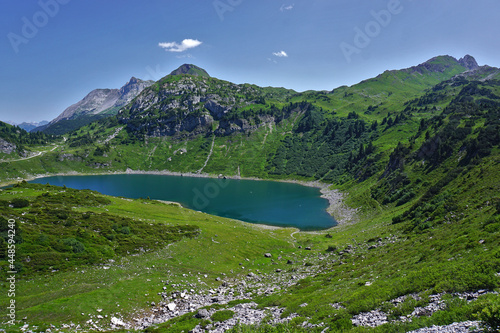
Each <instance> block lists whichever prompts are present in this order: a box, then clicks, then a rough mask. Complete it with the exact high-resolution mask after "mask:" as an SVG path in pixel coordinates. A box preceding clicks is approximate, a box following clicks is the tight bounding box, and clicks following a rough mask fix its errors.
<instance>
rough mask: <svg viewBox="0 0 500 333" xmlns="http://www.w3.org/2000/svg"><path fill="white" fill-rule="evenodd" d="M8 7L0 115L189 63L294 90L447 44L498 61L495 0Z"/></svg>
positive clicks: (29, 115)
mask: <svg viewBox="0 0 500 333" xmlns="http://www.w3.org/2000/svg"><path fill="white" fill-rule="evenodd" d="M0 9H1V10H0V18H1V19H0V29H1V31H0V34H1V36H2V38H1V39H0V49H1V52H0V62H1V64H2V67H1V72H0V73H1V80H0V120H4V121H6V120H11V121H15V122H22V121H40V120H43V119H46V120H51V119H53V118H55V117H56V116H57V115H59V114H60V113H61V112H62V111H63V110H64V109H65V108H66V107H68V106H69V105H71V104H73V103H76V102H77V101H79V100H80V99H82V98H83V97H84V96H85V95H86V94H87V93H89V92H90V91H91V90H93V89H96V88H119V87H121V86H122V85H124V84H125V83H126V82H127V81H128V80H129V79H130V78H131V77H132V76H135V77H138V78H141V79H154V80H158V79H160V78H161V77H163V76H165V75H167V74H168V73H170V72H171V71H172V70H174V69H175V68H177V67H178V66H180V65H182V64H183V63H193V64H195V65H198V66H200V67H203V68H204V69H206V70H207V71H208V73H209V74H210V75H212V76H215V77H217V78H220V79H224V80H228V81H231V82H235V83H245V82H248V83H254V84H257V85H260V86H277V87H286V88H290V89H295V90H297V91H304V90H309V89H314V90H331V89H334V88H336V87H338V86H341V85H352V84H355V83H358V82H359V81H361V80H364V79H367V78H370V77H373V76H376V75H378V74H380V73H382V72H383V71H384V70H386V69H400V68H406V67H410V66H413V65H416V64H419V63H421V62H424V61H425V60H427V59H429V58H432V57H433V56H437V55H442V54H449V55H452V56H454V57H456V58H459V57H462V56H464V55H465V54H471V55H472V56H474V57H475V58H476V60H477V61H478V63H479V64H480V65H484V64H488V65H491V66H495V67H500V58H499V54H500V39H499V38H497V37H496V36H497V35H498V33H499V32H500V20H499V19H498V13H500V1H498V0H476V1H470V0H364V1H361V0H196V1H195V0H182V1H179V0H175V1H174V0H144V1H139V0H23V1H14V0H7V1H2V3H1V4H0ZM183 41H184V42H183Z"/></svg>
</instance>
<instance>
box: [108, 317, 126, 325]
mask: <svg viewBox="0 0 500 333" xmlns="http://www.w3.org/2000/svg"><path fill="white" fill-rule="evenodd" d="M111 324H113V325H115V326H125V323H124V322H123V321H122V320H121V319H119V318H116V317H111Z"/></svg>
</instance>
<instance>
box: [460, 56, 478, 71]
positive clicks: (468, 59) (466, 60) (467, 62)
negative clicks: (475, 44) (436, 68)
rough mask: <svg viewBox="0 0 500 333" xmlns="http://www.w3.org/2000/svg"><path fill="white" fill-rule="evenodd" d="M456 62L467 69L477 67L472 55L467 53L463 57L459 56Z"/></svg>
mask: <svg viewBox="0 0 500 333" xmlns="http://www.w3.org/2000/svg"><path fill="white" fill-rule="evenodd" d="M458 63H459V64H460V65H462V66H464V67H465V68H467V69H468V70H472V69H476V68H478V67H479V65H478V64H477V62H476V59H474V57H473V56H470V55H468V54H467V55H465V57H463V58H460V59H459V60H458Z"/></svg>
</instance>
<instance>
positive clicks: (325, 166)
mask: <svg viewBox="0 0 500 333" xmlns="http://www.w3.org/2000/svg"><path fill="white" fill-rule="evenodd" d="M323 114H324V113H323V111H322V110H321V109H316V108H309V109H307V110H306V112H305V113H304V116H303V117H302V119H301V120H300V121H299V122H298V124H297V125H296V128H295V129H294V133H293V134H290V135H288V136H287V137H286V138H285V139H284V140H283V141H282V143H281V145H280V146H279V147H278V148H277V149H276V152H275V153H272V154H271V155H270V156H269V157H268V161H267V171H268V173H269V174H274V175H298V176H302V177H306V178H315V179H323V180H325V181H336V182H340V181H341V180H342V179H345V178H346V177H347V178H354V177H356V176H357V175H358V176H361V175H363V177H366V176H367V175H369V174H372V173H373V161H368V156H369V155H370V154H372V153H373V152H374V151H375V147H374V146H373V144H372V140H373V139H374V138H375V137H376V136H377V131H376V129H377V126H376V125H375V126H373V125H372V126H369V125H368V124H367V123H366V122H365V121H364V120H362V119H359V116H358V115H357V114H356V113H351V114H349V116H348V117H347V118H345V119H324V116H323ZM367 164H369V165H370V166H371V167H370V168H368V167H367V166H366V165H367Z"/></svg>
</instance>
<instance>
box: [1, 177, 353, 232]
mask: <svg viewBox="0 0 500 333" xmlns="http://www.w3.org/2000/svg"><path fill="white" fill-rule="evenodd" d="M105 175H159V176H181V177H197V178H212V179H235V180H237V179H241V180H255V181H276V182H283V183H292V184H298V185H302V186H308V187H315V188H318V189H319V190H320V192H321V198H324V199H327V200H328V203H329V205H328V208H327V210H326V211H327V213H328V214H330V215H331V216H333V218H334V219H335V221H336V222H337V224H336V225H334V226H333V227H331V228H328V229H323V230H318V231H325V232H326V231H328V230H331V229H332V228H335V227H338V226H345V225H350V224H354V223H356V222H357V221H358V218H357V213H358V209H354V208H351V207H349V206H347V205H346V204H345V198H346V196H347V195H348V193H344V192H341V191H340V190H338V189H330V187H331V186H332V184H325V183H321V182H320V181H302V180H294V179H262V178H256V177H241V176H226V175H222V174H220V175H218V176H217V175H212V174H208V173H193V172H185V173H184V172H176V171H168V170H162V171H152V170H151V171H144V170H132V169H127V170H125V171H110V172H95V173H79V172H76V171H71V172H65V173H54V174H50V173H47V174H38V175H32V176H29V177H26V178H24V179H17V180H15V181H14V180H13V181H10V182H7V183H2V184H0V186H2V187H3V186H9V185H13V184H16V183H18V182H21V181H23V180H25V181H32V180H35V179H40V178H46V177H58V176H105ZM252 224H254V223H252ZM255 225H259V226H262V227H264V228H269V227H272V228H274V226H270V225H265V224H255ZM277 228H281V227H277ZM304 232H307V231H304Z"/></svg>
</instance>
